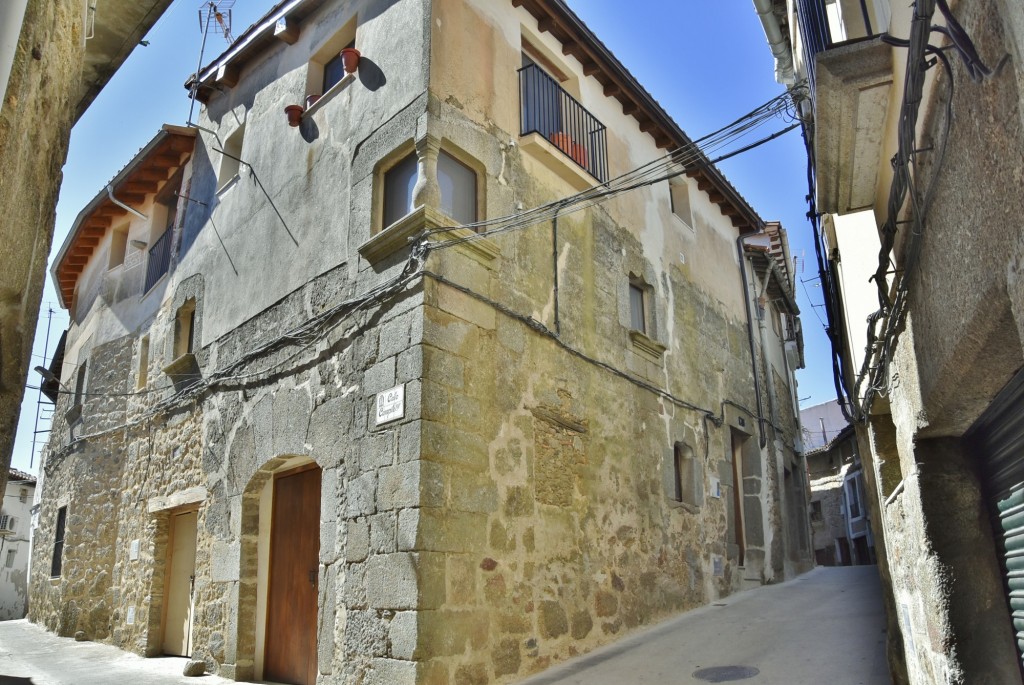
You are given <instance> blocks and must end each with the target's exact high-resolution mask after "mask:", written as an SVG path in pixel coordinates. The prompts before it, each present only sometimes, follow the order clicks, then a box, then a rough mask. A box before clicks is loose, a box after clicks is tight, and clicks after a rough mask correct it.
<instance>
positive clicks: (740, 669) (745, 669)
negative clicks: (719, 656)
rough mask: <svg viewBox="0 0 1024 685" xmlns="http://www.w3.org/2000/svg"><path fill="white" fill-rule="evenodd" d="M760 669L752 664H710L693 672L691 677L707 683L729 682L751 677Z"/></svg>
mask: <svg viewBox="0 0 1024 685" xmlns="http://www.w3.org/2000/svg"><path fill="white" fill-rule="evenodd" d="M760 672H761V671H759V670H757V669H756V668H754V667H752V666H712V667H710V668H702V669H699V670H696V671H694V672H693V677H694V678H696V679H697V680H703V681H705V682H709V683H731V682H733V681H735V680H746V679H747V678H753V677H754V676H756V675H757V674H758V673H760Z"/></svg>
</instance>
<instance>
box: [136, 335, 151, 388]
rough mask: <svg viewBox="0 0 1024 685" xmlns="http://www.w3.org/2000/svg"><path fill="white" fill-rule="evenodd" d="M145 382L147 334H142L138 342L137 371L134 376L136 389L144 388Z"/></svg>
mask: <svg viewBox="0 0 1024 685" xmlns="http://www.w3.org/2000/svg"><path fill="white" fill-rule="evenodd" d="M147 382H149V336H148V335H144V336H142V342H140V343H139V372H138V374H137V376H136V382H135V387H136V389H140V390H141V389H142V388H145V387H146V383H147Z"/></svg>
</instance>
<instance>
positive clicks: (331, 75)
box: [311, 39, 356, 95]
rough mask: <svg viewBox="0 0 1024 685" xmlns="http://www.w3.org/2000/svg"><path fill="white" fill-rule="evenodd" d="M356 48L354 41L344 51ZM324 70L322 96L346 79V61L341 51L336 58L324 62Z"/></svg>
mask: <svg viewBox="0 0 1024 685" xmlns="http://www.w3.org/2000/svg"><path fill="white" fill-rule="evenodd" d="M355 46H356V41H355V40H354V39H353V40H351V41H349V44H348V45H346V46H345V47H344V48H342V49H344V50H347V49H348V48H354V47H355ZM323 69H324V79H323V83H321V86H322V90H321V91H320V93H321V94H323V93H326V92H327V91H329V90H330V89H331V88H333V87H334V86H335V85H337V84H338V83H339V82H340V81H341V79H343V78H345V60H344V59H343V58H342V56H341V51H338V53H337V54H335V55H334V57H331V58H330V59H329V60H327V61H326V62H324V67H323ZM311 95H315V93H311Z"/></svg>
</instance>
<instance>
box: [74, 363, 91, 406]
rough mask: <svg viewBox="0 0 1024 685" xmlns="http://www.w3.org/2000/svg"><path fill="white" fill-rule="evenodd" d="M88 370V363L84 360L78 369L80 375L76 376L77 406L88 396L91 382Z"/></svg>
mask: <svg viewBox="0 0 1024 685" xmlns="http://www.w3.org/2000/svg"><path fill="white" fill-rule="evenodd" d="M88 368H89V365H88V362H87V361H86V360H84V359H83V360H82V363H81V364H80V365H79V367H78V374H77V375H76V376H75V404H81V403H82V398H83V397H84V396H85V394H86V385H87V384H88V382H89V371H88Z"/></svg>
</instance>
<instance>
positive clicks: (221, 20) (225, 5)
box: [188, 0, 235, 125]
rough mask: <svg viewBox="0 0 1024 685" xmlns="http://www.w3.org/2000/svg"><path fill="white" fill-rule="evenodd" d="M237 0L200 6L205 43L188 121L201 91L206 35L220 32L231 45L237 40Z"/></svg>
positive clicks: (208, 1)
mask: <svg viewBox="0 0 1024 685" xmlns="http://www.w3.org/2000/svg"><path fill="white" fill-rule="evenodd" d="M234 4H235V0H219V2H218V1H216V0H204V2H203V4H201V5H200V6H199V30H200V31H201V32H202V34H203V43H202V45H201V46H200V48H199V65H198V66H197V67H196V75H195V77H194V78H193V79H192V93H191V98H192V104H191V105H189V108H188V123H189V124H190V125H191V123H192V112H193V111H194V110H195V107H196V95H197V94H198V93H199V72H200V70H202V68H203V55H204V54H205V52H206V37H207V36H209V35H210V34H211V33H219V34H221V35H222V36H224V40H225V41H226V42H227V43H228V45H230V44H231V43H233V42H235V37H234V36H232V35H231V8H232V7H233V6H234Z"/></svg>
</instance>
